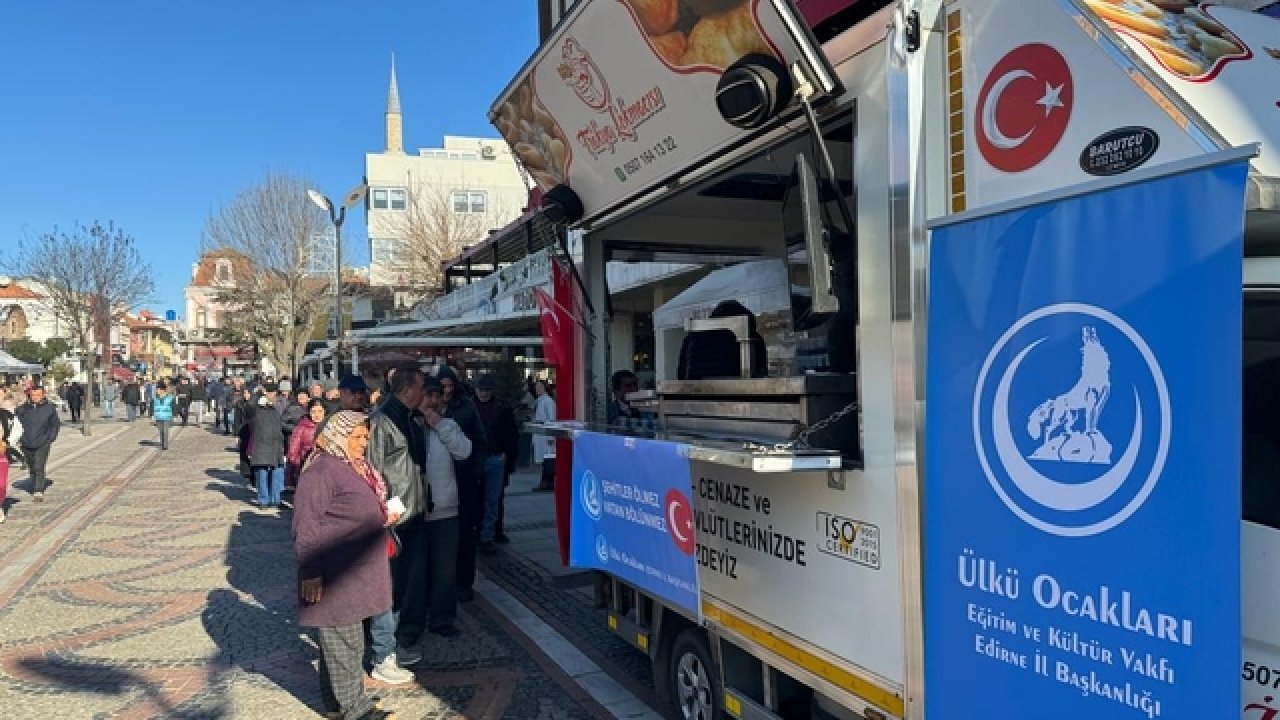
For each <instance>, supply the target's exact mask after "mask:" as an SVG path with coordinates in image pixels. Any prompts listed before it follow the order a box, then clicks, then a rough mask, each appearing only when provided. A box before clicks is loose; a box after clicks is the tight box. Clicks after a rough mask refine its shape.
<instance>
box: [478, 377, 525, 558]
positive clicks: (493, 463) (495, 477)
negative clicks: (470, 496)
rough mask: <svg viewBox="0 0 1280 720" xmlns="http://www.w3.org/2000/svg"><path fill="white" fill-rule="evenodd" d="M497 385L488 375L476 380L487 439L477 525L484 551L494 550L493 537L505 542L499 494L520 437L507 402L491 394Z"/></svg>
mask: <svg viewBox="0 0 1280 720" xmlns="http://www.w3.org/2000/svg"><path fill="white" fill-rule="evenodd" d="M497 385H498V384H497V382H495V381H494V379H493V376H492V375H483V376H481V377H480V379H479V380H477V381H476V412H478V413H479V414H480V422H481V423H483V424H484V434H485V437H486V438H488V440H489V453H488V457H486V458H485V460H484V521H483V523H482V524H481V526H480V552H482V553H484V554H485V555H493V554H494V553H495V552H497V549H496V548H495V547H494V544H493V543H494V541H497V542H500V543H506V542H507V537H506V535H505V534H504V533H503V532H502V516H503V507H502V505H503V495H504V494H505V492H506V490H505V488H506V485H507V480H508V478H510V477H511V472H512V471H513V470H514V469H515V461H516V448H517V444H518V443H519V441H520V428H519V426H517V425H516V416H515V413H514V412H513V411H512V410H511V406H509V405H507V403H506V402H505V401H503V400H502V399H501V398H498V397H497V396H495V395H494V394H493V393H494V391H495V390H497Z"/></svg>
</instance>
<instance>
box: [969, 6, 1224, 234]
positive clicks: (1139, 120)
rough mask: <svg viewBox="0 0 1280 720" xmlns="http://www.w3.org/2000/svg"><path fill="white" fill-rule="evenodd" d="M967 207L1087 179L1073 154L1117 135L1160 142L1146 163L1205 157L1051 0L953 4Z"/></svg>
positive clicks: (1066, 9) (1100, 43) (1079, 21)
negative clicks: (1138, 131)
mask: <svg viewBox="0 0 1280 720" xmlns="http://www.w3.org/2000/svg"><path fill="white" fill-rule="evenodd" d="M951 12H959V13H960V32H959V34H960V38H961V42H962V43H963V44H962V48H961V49H962V52H961V57H962V58H963V73H962V75H961V77H962V79H963V80H962V85H963V87H962V88H960V89H961V90H962V93H963V96H964V102H965V111H964V115H963V118H964V131H965V159H966V162H964V164H963V168H964V177H963V183H964V190H965V195H966V206H967V207H968V208H970V209H973V208H979V207H982V206H984V205H990V204H992V203H998V202H1003V201H1006V200H1012V199H1016V198H1022V197H1026V196H1028V195H1032V194H1035V193H1040V192H1047V191H1050V190H1056V189H1060V188H1063V187H1067V186H1070V185H1074V184H1078V183H1084V182H1088V181H1091V180H1094V179H1095V178H1094V176H1092V175H1090V174H1088V173H1086V172H1085V171H1084V170H1083V169H1082V168H1081V166H1080V155H1081V152H1082V151H1084V150H1085V149H1086V148H1088V147H1089V146H1090V144H1091V143H1092V142H1093V141H1094V140H1096V139H1097V138H1099V137H1101V136H1103V135H1105V134H1107V133H1110V132H1112V131H1115V130H1117V129H1119V128H1126V127H1139V128H1145V129H1149V130H1150V131H1151V132H1153V133H1154V134H1155V135H1156V136H1157V137H1158V141H1159V145H1158V149H1157V150H1156V151H1155V154H1154V155H1153V156H1152V157H1151V158H1150V160H1148V161H1147V163H1146V165H1148V166H1149V165H1156V164H1160V163H1165V162H1171V161H1174V160H1179V159H1182V158H1186V157H1191V156H1193V155H1198V154H1202V153H1204V152H1205V151H1206V149H1205V148H1203V147H1201V146H1200V144H1199V143H1198V142H1197V141H1196V140H1194V139H1193V138H1192V136H1191V135H1190V134H1189V133H1188V131H1187V129H1186V128H1185V127H1183V126H1182V125H1180V124H1179V122H1178V121H1176V120H1175V119H1174V118H1173V117H1171V116H1170V115H1169V113H1167V112H1166V111H1165V110H1164V109H1163V108H1161V107H1160V105H1158V104H1157V103H1156V101H1155V100H1154V99H1153V98H1152V96H1150V95H1148V94H1147V92H1146V91H1144V89H1143V87H1142V85H1141V84H1140V83H1138V82H1135V81H1134V79H1133V78H1131V77H1130V76H1129V75H1128V73H1127V72H1126V70H1125V68H1124V67H1123V66H1122V65H1121V64H1120V63H1119V62H1118V61H1117V59H1116V57H1113V55H1112V54H1109V53H1108V52H1107V50H1106V49H1105V47H1104V45H1105V43H1106V42H1107V40H1106V38H1102V37H1100V38H1096V39H1095V37H1094V36H1093V35H1092V34H1091V33H1090V32H1089V29H1087V28H1086V26H1087V25H1088V22H1087V21H1086V20H1085V18H1083V17H1079V18H1077V17H1073V14H1072V12H1073V11H1072V10H1071V8H1070V5H1069V4H1067V3H1062V2H1059V1H1058V0H961V1H960V2H957V3H955V4H954V5H952V6H951Z"/></svg>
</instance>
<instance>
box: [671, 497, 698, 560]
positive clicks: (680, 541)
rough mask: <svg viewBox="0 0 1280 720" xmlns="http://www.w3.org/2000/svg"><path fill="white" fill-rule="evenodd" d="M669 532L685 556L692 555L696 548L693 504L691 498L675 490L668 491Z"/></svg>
mask: <svg viewBox="0 0 1280 720" xmlns="http://www.w3.org/2000/svg"><path fill="white" fill-rule="evenodd" d="M664 505H665V507H666V509H667V532H669V533H671V541H672V542H674V543H675V544H676V547H678V548H680V552H682V553H684V554H685V555H692V554H693V551H694V548H695V542H694V541H695V539H696V536H695V533H694V529H693V503H691V502H689V496H688V495H685V494H684V493H682V492H680V491H679V490H677V489H675V488H671V489H670V490H668V491H667V497H666V502H665V503H664Z"/></svg>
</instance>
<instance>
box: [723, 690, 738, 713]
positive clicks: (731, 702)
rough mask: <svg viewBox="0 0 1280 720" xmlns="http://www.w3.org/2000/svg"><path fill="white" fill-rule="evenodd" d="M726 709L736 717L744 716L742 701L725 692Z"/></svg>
mask: <svg viewBox="0 0 1280 720" xmlns="http://www.w3.org/2000/svg"><path fill="white" fill-rule="evenodd" d="M724 711H725V712H727V713H729V714H730V715H732V716H734V717H736V718H740V717H742V702H741V701H740V700H738V698H736V697H734V696H732V695H730V694H729V693H725V694H724Z"/></svg>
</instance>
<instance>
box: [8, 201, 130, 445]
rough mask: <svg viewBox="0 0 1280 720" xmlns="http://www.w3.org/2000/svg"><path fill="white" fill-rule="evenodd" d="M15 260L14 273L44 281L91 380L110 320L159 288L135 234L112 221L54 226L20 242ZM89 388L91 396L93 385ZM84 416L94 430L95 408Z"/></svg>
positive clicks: (106, 342) (54, 309)
mask: <svg viewBox="0 0 1280 720" xmlns="http://www.w3.org/2000/svg"><path fill="white" fill-rule="evenodd" d="M12 264H13V270H14V273H15V274H17V275H20V276H23V277H27V278H31V279H32V280H33V281H34V282H35V283H36V284H38V285H40V287H41V291H42V292H43V293H44V294H45V296H46V297H47V301H48V305H49V308H50V310H51V311H52V312H53V314H54V315H55V316H56V317H57V318H58V319H59V320H60V321H62V322H63V323H65V324H66V326H67V328H68V329H69V330H70V331H71V332H72V335H73V336H74V337H75V338H76V341H77V342H78V343H79V348H78V350H79V351H80V353H81V354H82V357H83V360H84V369H85V374H86V376H87V377H88V378H89V382H90V383H91V384H92V383H93V381H94V376H95V374H96V371H97V359H98V354H97V353H95V352H94V346H95V344H96V343H101V344H102V347H103V348H104V349H107V350H108V352H109V348H110V342H111V327H112V325H114V324H115V323H116V322H117V321H119V320H121V319H123V317H124V315H125V313H127V312H128V311H129V309H130V308H132V307H135V306H137V305H141V304H142V303H143V302H145V301H146V300H147V299H148V297H149V296H150V295H151V291H152V289H153V288H154V287H155V284H154V282H153V281H152V276H151V268H150V266H149V265H148V264H147V263H145V262H143V260H142V256H141V254H139V252H138V248H137V246H136V245H135V244H134V239H133V236H131V235H129V234H128V233H126V232H125V231H124V230H123V229H121V228H118V227H116V226H115V224H114V223H107V224H106V225H103V224H101V223H98V222H95V223H93V224H92V225H90V226H88V227H85V226H82V225H76V226H75V227H74V228H73V229H72V230H70V231H63V230H59V229H58V228H56V227H55V228H54V229H53V231H52V232H48V233H45V234H43V235H40V236H38V237H36V238H35V239H34V240H23V241H22V242H20V243H19V245H18V250H17V253H16V258H15V260H14V261H13V263H12ZM87 390H88V392H87V393H86V395H87V396H89V397H92V385H91V386H90V387H89V388H88V389H87ZM83 417H84V425H83V432H84V434H85V435H91V434H92V431H91V429H90V424H91V423H90V419H91V418H92V417H93V412H92V411H91V410H89V409H87V408H86V412H85V413H84V415H83Z"/></svg>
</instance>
